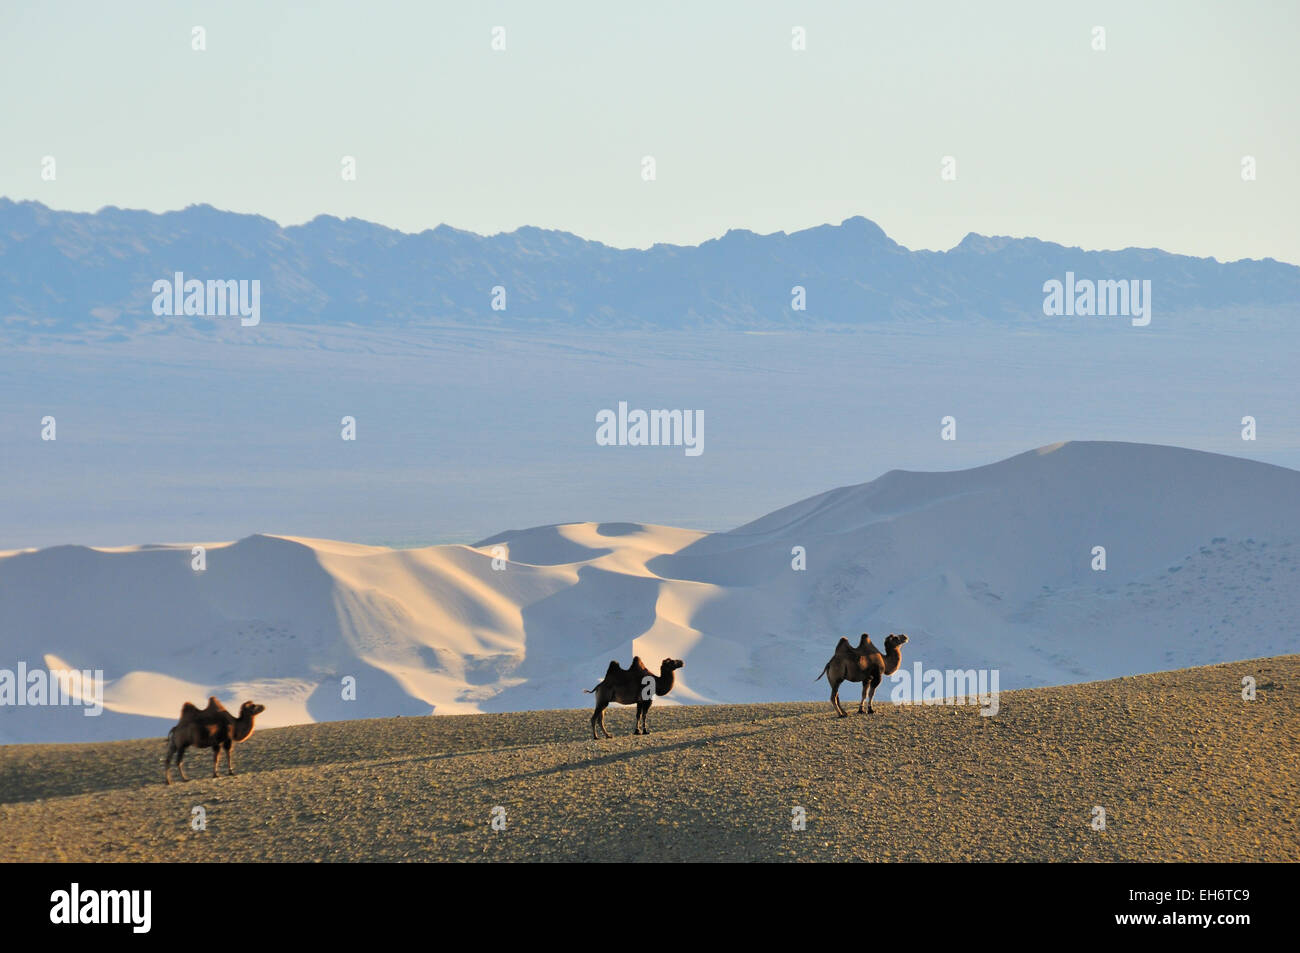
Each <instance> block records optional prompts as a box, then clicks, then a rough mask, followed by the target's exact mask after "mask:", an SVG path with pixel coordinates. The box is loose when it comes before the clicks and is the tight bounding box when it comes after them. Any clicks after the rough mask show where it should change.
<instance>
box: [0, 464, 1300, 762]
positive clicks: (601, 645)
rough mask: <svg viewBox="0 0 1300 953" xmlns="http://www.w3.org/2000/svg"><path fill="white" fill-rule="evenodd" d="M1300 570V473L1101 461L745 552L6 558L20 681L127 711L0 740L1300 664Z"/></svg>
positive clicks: (845, 500)
mask: <svg viewBox="0 0 1300 953" xmlns="http://www.w3.org/2000/svg"><path fill="white" fill-rule="evenodd" d="M1298 544H1300V473H1297V472H1296V471H1292V470H1287V469H1283V468H1279V467H1273V466H1268V465H1266V464H1261V463H1256V462H1252V461H1247V460H1242V459H1237V458H1232V457H1226V456H1220V455H1215V454H1207V453H1199V452H1194V451H1188V450H1181V449H1177V448H1171V447H1157V446H1148V445H1141V444H1119V443H1087V442H1083V443H1066V444H1056V445H1052V446H1050V447H1044V448H1041V449H1039V450H1037V451H1031V452H1029V453H1025V454H1020V455H1018V456H1016V457H1012V458H1010V459H1007V460H1004V461H1001V462H999V463H996V464H992V465H990V466H985V467H979V468H977V469H973V470H961V471H952V472H940V473H909V472H902V471H891V472H890V473H887V474H886V475H884V476H883V477H881V478H880V479H878V480H875V481H873V482H871V483H867V484H863V485H860V486H854V487H844V488H841V489H837V490H832V491H830V492H828V493H824V494H821V495H819V496H816V497H813V498H811V499H808V500H804V501H801V502H799V503H796V504H793V505H792V506H789V507H786V508H784V509H781V510H778V511H776V512H774V513H771V514H769V515H767V516H765V517H762V518H761V519H758V520H755V521H753V522H751V523H749V524H746V525H744V526H741V527H739V528H737V529H735V530H733V531H730V532H725V533H713V534H704V533H698V532H693V531H690V530H685V529H677V528H672V527H665V526H654V525H648V524H639V523H599V524H597V523H577V524H565V525H559V526H544V527H537V528H533V529H526V530H520V531H510V532H505V533H501V534H499V535H498V536H496V537H492V538H490V539H487V540H483V541H482V542H480V543H478V544H477V545H475V546H437V547H429V548H425V549H414V550H392V549H387V548H384V547H376V546H365V545H358V544H353V543H346V542H337V541H331V540H318V539H306V538H294V537H282V536H273V535H259V536H251V537H248V538H246V539H242V540H239V541H238V542H235V543H225V544H210V546H209V550H208V554H207V569H206V571H204V572H195V571H193V570H192V569H191V567H190V559H191V556H190V545H189V544H184V545H179V544H178V545H151V546H141V547H117V548H113V549H111V550H108V549H89V548H86V547H79V546H60V547H53V548H50V549H43V550H36V551H23V552H17V553H11V554H8V555H5V556H2V557H0V636H2V638H0V645H3V647H4V651H5V655H6V656H7V658H8V659H9V660H8V661H5V660H3V659H0V668H4V667H13V666H15V665H16V663H17V662H18V661H20V660H24V661H26V662H27V664H28V665H29V666H31V665H39V664H42V662H45V663H46V664H54V663H53V662H50V661H49V660H51V659H54V660H58V661H60V662H62V663H66V665H68V666H70V667H74V668H77V669H102V670H103V672H104V674H105V677H106V679H107V682H108V684H107V687H106V691H105V707H106V709H107V711H106V712H105V714H104V715H103V716H101V717H98V718H86V717H83V716H82V714H81V712H80V711H77V710H66V709H54V708H49V707H45V708H38V707H12V706H3V707H0V741H6V742H16V741H55V740H79V739H85V740H92V739H110V738H120V737H129V736H140V735H161V734H163V733H164V732H165V731H166V728H167V727H168V724H169V722H170V721H171V720H173V719H174V713H175V712H176V711H177V710H179V707H180V704H181V702H183V701H185V700H187V699H190V700H196V701H201V700H202V699H203V698H205V697H206V696H207V695H208V694H210V693H211V694H216V695H218V696H219V697H221V698H222V699H223V700H226V701H228V702H231V703H233V704H238V702H239V701H241V700H243V699H244V698H247V697H256V698H257V699H258V700H259V701H261V702H262V703H263V704H265V705H266V706H267V711H266V713H265V715H264V716H263V719H264V723H265V725H266V726H268V727H273V726H277V725H287V724H299V723H305V722H314V721H328V720H336V719H347V718H366V717H382V716H390V715H397V714H402V715H423V714H429V713H437V714H465V713H473V712H494V711H524V710H536V709H546V708H564V707H570V706H573V705H575V704H581V703H582V702H583V701H584V700H585V699H584V697H583V696H582V694H581V690H582V689H583V688H589V687H591V686H592V685H593V684H594V683H595V682H596V681H597V680H598V678H599V677H600V675H601V673H603V671H604V669H605V666H606V664H607V663H608V661H609V659H611V658H617V659H620V660H621V661H623V662H626V661H627V660H628V659H630V658H631V656H632V655H633V654H639V655H641V656H642V657H643V658H644V659H645V660H646V661H647V662H648V663H650V664H651V665H652V666H654V665H656V664H657V662H658V661H659V660H660V659H662V658H664V657H668V656H672V657H676V658H682V659H685V661H686V667H685V668H684V669H683V670H682V671H681V672H680V673H679V682H678V686H677V688H676V689H675V690H674V692H673V694H672V695H671V696H669V697H667V698H665V699H662V700H661V702H660V704H662V705H663V706H664V707H667V706H670V705H672V704H681V703H693V702H698V703H705V702H708V703H753V702H760V701H761V702H768V701H773V700H775V701H799V700H809V699H815V698H821V697H822V695H823V693H824V691H825V689H824V687H823V685H821V684H814V682H813V677H814V676H815V675H816V673H817V672H818V671H819V670H820V668H821V666H822V663H823V662H825V660H826V657H827V655H828V653H829V649H830V648H831V647H832V646H833V644H834V642H835V640H836V639H838V638H839V636H841V635H852V636H856V634H857V633H858V632H861V631H870V632H872V633H873V634H877V641H881V639H882V638H883V635H884V634H887V633H888V632H890V631H902V632H907V633H908V634H909V635H910V636H911V638H912V642H911V644H910V645H909V648H908V652H907V655H906V661H907V663H908V664H909V665H911V664H912V663H913V662H916V661H920V662H922V663H923V664H924V665H925V666H927V667H932V668H961V669H969V668H976V669H997V670H998V671H999V672H1000V675H1001V687H1002V688H1003V689H1008V688H1017V687H1025V686H1033V685H1045V684H1066V683H1071V682H1078V681H1082V680H1087V679H1097V678H1106V677H1113V676H1118V675H1127V674H1133V673H1138V672H1149V671H1157V670H1161V669H1165V668H1170V667H1175V666H1188V665H1199V664H1209V663H1213V662H1220V661H1226V660H1230V659H1237V658H1245V657H1256V656H1261V655H1270V654H1278V653H1284V652H1291V651H1295V650H1297V649H1298V648H1300V628H1298V626H1300V621H1298V620H1300V586H1297V585H1296V581H1297V577H1296V576H1295V575H1294V574H1295V573H1296V571H1297V567H1300V545H1298ZM1094 546H1104V547H1105V549H1106V557H1107V567H1106V570H1105V571H1104V572H1096V571H1094V570H1093V569H1092V568H1091V562H1092V558H1093V557H1092V550H1093V547H1094ZM796 547H801V548H802V551H803V553H804V555H805V558H806V569H803V570H796V569H794V568H793V567H792V560H794V558H795V556H794V553H795V551H796ZM347 678H352V679H355V699H351V698H345V697H344V695H345V691H344V684H345V683H344V680H345V679H347ZM887 690H888V686H886V691H887Z"/></svg>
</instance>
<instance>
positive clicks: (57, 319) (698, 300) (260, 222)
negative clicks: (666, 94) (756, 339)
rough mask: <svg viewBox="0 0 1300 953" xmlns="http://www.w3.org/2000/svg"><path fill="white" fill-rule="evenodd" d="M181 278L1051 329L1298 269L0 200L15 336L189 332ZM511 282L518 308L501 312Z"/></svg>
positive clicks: (313, 318) (274, 301)
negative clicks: (1106, 281) (167, 308)
mask: <svg viewBox="0 0 1300 953" xmlns="http://www.w3.org/2000/svg"><path fill="white" fill-rule="evenodd" d="M176 272H183V273H184V274H185V275H186V276H191V277H194V278H200V279H222V280H231V279H258V280H260V282H261V294H262V301H263V311H264V313H265V314H266V315H267V320H268V321H270V322H272V323H275V324H289V325H295V324H296V325H308V326H318V325H320V324H321V323H330V324H352V325H358V326H409V325H427V324H430V323H441V324H463V325H470V326H484V325H490V326H493V327H511V326H523V324H527V325H528V326H530V327H536V326H537V325H538V323H539V322H549V323H553V324H558V325H561V326H566V327H572V326H575V325H576V326H581V327H608V328H617V327H624V328H641V329H643V328H668V329H672V328H676V329H685V328H703V327H715V328H727V329H745V330H788V329H789V328H790V327H792V326H796V327H801V328H807V327H816V326H822V327H854V326H867V325H873V324H881V323H886V322H890V321H897V322H905V323H908V324H912V325H915V324H916V323H918V322H931V323H948V322H958V321H961V322H971V323H974V322H995V323H1002V324H1006V323H1026V322H1032V323H1035V324H1041V323H1042V322H1043V321H1044V315H1043V296H1042V290H1041V289H1042V287H1043V284H1044V282H1045V281H1048V280H1051V279H1058V280H1059V279H1062V278H1063V277H1064V276H1065V275H1066V273H1067V272H1074V273H1075V274H1076V275H1079V276H1082V277H1086V278H1089V279H1102V278H1114V279H1122V280H1127V279H1132V278H1136V277H1140V278H1142V279H1143V280H1150V281H1151V283H1152V289H1153V292H1152V293H1153V300H1154V308H1155V312H1154V315H1153V321H1154V322H1155V323H1157V325H1158V324H1159V323H1160V322H1162V321H1164V320H1166V319H1168V318H1169V317H1170V316H1172V315H1175V314H1177V313H1178V312H1179V311H1180V310H1192V309H1195V310H1200V311H1212V310H1215V309H1226V308H1243V307H1251V308H1289V309H1292V310H1294V309H1296V307H1297V302H1300V268H1296V267H1295V266H1292V265H1288V264H1283V263H1279V262H1274V261H1249V262H1234V263H1229V264H1220V263H1219V262H1215V261H1213V260H1210V259H1199V258H1190V257H1186V256H1180V255H1172V254H1168V253H1166V252H1161V251H1159V250H1152V249H1125V250H1122V251H1105V252H1097V251H1085V250H1082V249H1079V248H1068V247H1065V246H1062V245H1058V244H1055V243H1052V242H1044V241H1040V240H1038V239H1035V238H1010V237H1006V236H991V237H990V236H982V235H978V234H976V233H974V232H972V233H970V234H968V235H967V236H966V237H965V238H963V239H962V241H961V243H960V244H959V245H957V246H956V247H955V248H953V249H951V250H950V251H947V252H943V251H939V252H934V251H911V250H909V249H908V248H906V247H904V246H902V245H900V244H898V243H897V242H895V241H894V240H893V239H891V238H890V237H889V236H888V235H887V234H885V231H884V230H883V229H882V228H881V227H880V226H879V225H877V224H876V223H875V222H873V221H872V220H870V219H868V218H866V217H864V216H861V215H855V216H852V217H850V218H846V219H844V220H843V221H842V222H840V223H839V224H838V225H835V224H825V225H816V226H813V227H811V228H805V229H801V230H798V231H794V232H789V233H787V232H783V231H780V232H772V233H769V234H758V233H756V232H754V231H751V230H749V229H746V228H733V229H729V230H728V231H727V232H726V233H725V234H724V235H722V236H721V237H720V238H715V239H711V240H709V241H706V242H703V243H701V244H700V245H663V244H657V245H654V246H652V247H651V248H648V249H621V248H614V247H611V246H608V245H604V244H602V243H600V242H596V241H591V240H588V239H585V238H582V237H581V236H578V235H574V234H572V233H570V232H566V231H560V230H555V229H546V228H541V227H538V226H533V225H525V226H522V227H519V228H516V229H515V230H513V231H511V232H501V233H497V234H494V235H488V236H484V235H479V234H476V233H473V232H467V231H463V230H460V229H456V228H454V227H452V226H449V225H446V224H441V225H438V226H437V227H436V228H434V229H432V230H429V229H426V230H425V231H423V232H420V233H418V234H411V233H406V232H401V231H398V230H396V229H391V228H388V227H386V226H383V225H379V224H376V223H374V222H368V221H365V220H362V219H357V218H346V219H342V218H338V217H337V216H334V215H329V214H321V215H318V216H316V217H315V218H313V219H311V220H310V221H309V222H307V223H305V224H301V225H288V226H281V225H278V224H277V223H275V222H274V221H272V220H271V219H268V218H265V217H262V216H259V215H253V214H247V213H238V212H227V211H221V210H219V209H216V208H214V207H213V206H211V205H209V204H206V203H200V204H196V205H190V206H188V207H186V208H184V209H181V210H178V211H170V212H165V213H162V214H156V213H152V212H147V211H139V210H123V209H118V208H116V207H113V206H108V207H105V208H103V209H100V210H99V211H98V212H95V213H84V212H78V213H74V212H62V211H52V210H50V209H48V208H47V207H46V206H44V205H43V204H41V203H39V202H30V201H25V202H18V203H15V202H13V201H11V200H9V199H3V198H0V321H3V320H4V319H11V320H9V321H7V322H5V324H6V326H7V327H9V328H10V329H12V330H14V333H23V334H27V335H36V334H46V333H51V332H53V333H69V332H75V331H81V330H84V329H85V328H93V329H94V330H95V332H96V333H105V332H108V333H119V334H120V333H124V332H128V331H131V330H133V329H136V328H139V327H143V326H147V327H149V328H150V329H151V330H152V331H154V332H157V331H159V330H165V329H166V328H168V327H169V326H180V325H185V326H187V327H193V326H195V324H196V323H195V322H194V321H193V320H192V319H187V318H185V317H184V316H169V317H166V318H164V319H162V320H159V319H158V317H156V316H155V315H153V313H152V310H151V302H152V300H153V293H152V290H151V289H152V284H153V282H154V281H155V280H156V279H158V278H159V277H164V276H170V275H172V274H174V273H176ZM498 286H499V287H501V288H503V289H505V290H506V293H507V295H508V300H509V305H508V308H506V309H500V308H493V306H492V298H491V295H490V294H489V292H490V291H491V289H492V288H494V287H498ZM796 286H799V287H802V288H804V289H805V293H806V308H805V309H804V310H801V311H795V310H793V309H792V307H791V294H792V292H791V288H793V287H796ZM1053 320H1055V321H1056V322H1057V323H1058V324H1059V323H1061V321H1060V319H1059V318H1057V319H1053ZM206 327H208V328H211V327H212V325H211V324H208V325H206ZM200 333H205V332H202V331H201V332H200Z"/></svg>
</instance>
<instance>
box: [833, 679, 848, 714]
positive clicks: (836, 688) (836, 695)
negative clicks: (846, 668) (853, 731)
mask: <svg viewBox="0 0 1300 953" xmlns="http://www.w3.org/2000/svg"><path fill="white" fill-rule="evenodd" d="M841 681H842V679H839V680H836V679H832V680H831V706H832V707H833V708H834V709H835V710H836V711H837V712H839V716H840V717H841V718H847V717H849V713H848V712H846V711H845V710H844V709H843V708H841V707H840V682H841Z"/></svg>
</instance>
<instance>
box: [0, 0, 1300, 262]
mask: <svg viewBox="0 0 1300 953" xmlns="http://www.w3.org/2000/svg"><path fill="white" fill-rule="evenodd" d="M498 27H500V28H501V29H502V30H503V31H504V32H501V33H499V34H498V33H495V32H494V31H495V30H497V28H498ZM196 28H201V29H202V30H203V34H202V47H203V48H202V49H195V48H194V45H195V43H196V42H198V41H197V40H196V38H195V34H194V31H195V30H196ZM1098 28H1100V29H1101V30H1103V31H1104V49H1101V48H1098V43H1099V39H1101V38H1099V36H1098V34H1097V32H1096V31H1097V29H1098ZM796 30H798V31H801V32H800V33H799V34H798V35H796V32H795V31H796ZM1298 34H1300V8H1295V7H1291V6H1278V5H1275V4H1270V3H1266V2H1253V3H1245V4H1242V5H1238V6H1237V7H1234V9H1233V16H1231V17H1226V16H1224V15H1222V11H1221V9H1219V8H1217V7H1216V6H1215V5H1213V4H1185V3H1184V4H1179V3H1172V2H1156V3H1151V4H1147V5H1143V6H1141V7H1137V8H1134V7H1131V6H1126V5H1123V4H1113V3H1099V4H1093V5H1090V6H1089V7H1088V9H1087V10H1086V11H1079V10H1076V9H1074V8H1069V7H1062V8H1047V9H1045V8H1043V7H1042V6H1041V5H1038V4H1033V3H1029V2H1014V3H1007V4H1003V5H1000V6H998V7H997V8H996V9H990V8H967V7H965V6H962V5H960V4H957V3H952V2H940V3H935V4H927V5H920V6H912V7H902V8H898V7H893V6H874V5H871V6H869V5H862V6H841V5H838V4H834V3H817V2H813V3H805V4H800V5H799V6H798V7H795V8H790V7H787V6H786V5H784V4H778V3H738V2H727V3H719V4H710V5H708V6H707V7H705V8H703V9H692V10H690V11H689V14H688V13H686V12H685V9H684V8H683V9H681V10H677V9H673V8H668V9H663V8H655V9H653V10H643V9H640V8H627V9H610V8H608V7H606V6H602V5H600V4H596V3H591V2H585V0H584V2H570V3H565V4H561V5H553V6H548V7H547V8H546V9H538V8H535V7H532V6H530V5H528V4H524V3H516V2H502V3H498V4H494V5H492V6H491V7H490V8H482V7H476V6H474V5H469V4H439V5H437V6H436V7H418V6H417V7H413V8H412V7H409V6H407V5H403V4H385V3H375V4H371V5H370V6H368V7H367V8H366V10H365V12H364V13H361V12H359V10H358V8H356V7H355V6H351V5H349V4H346V3H323V4H319V5H316V6H314V7H313V8H312V16H310V17H304V16H299V15H298V11H296V10H294V9H290V8H276V7H272V8H267V7H265V6H264V5H259V4H253V3H243V2H239V3H231V4H225V5H222V6H221V7H220V8H209V9H205V8H203V7H197V8H178V7H176V6H174V5H172V4H166V3H162V2H148V3H141V4H132V5H129V6H127V7H123V8H115V9H111V10H109V9H105V8H102V7H100V6H98V5H95V4H91V3H88V2H83V3H73V4H63V5H59V6H57V7H55V6H49V5H42V4H38V3H34V2H27V3H14V4H7V5H6V6H5V8H4V9H3V10H0V77H3V79H4V80H5V81H6V85H8V86H9V87H10V88H14V89H22V90H23V95H22V96H21V97H11V99H10V100H9V101H8V102H7V103H6V104H5V106H4V108H3V113H0V128H3V131H4V136H5V140H6V142H7V143H8V144H9V145H8V147H7V148H6V150H5V152H4V153H3V154H2V155H0V194H5V195H11V196H14V197H16V198H21V199H36V200H40V201H43V202H45V203H46V204H47V205H50V206H51V207H57V208H62V209H69V210H87V211H89V210H94V209H98V208H101V207H104V206H108V205H113V206H117V207H121V208H141V209H147V210H151V211H160V210H165V209H172V208H184V207H185V206H187V205H190V204H196V203H206V204H211V205H213V206H214V207H217V208H222V209H229V210H232V211H237V212H245V213H255V214H263V215H266V216H267V217H269V218H271V219H272V220H273V221H276V222H279V223H284V224H297V223H302V222H306V221H309V220H310V219H311V218H313V217H315V216H316V215H317V214H331V215H336V216H338V217H341V218H348V217H356V218H361V219H364V220H366V221H371V222H376V223H379V224H382V225H385V226H387V227H391V228H398V229H401V230H403V231H417V232H418V231H420V230H422V229H423V228H426V227H432V226H433V225H435V224H438V223H446V224H449V225H451V226H453V227H456V228H459V229H463V230H466V231H472V232H475V233H478V234H484V235H491V234H497V233H500V232H503V231H506V232H508V231H510V230H512V229H514V228H518V227H521V226H525V225H531V226H534V227H539V228H547V229H557V230H562V231H567V232H570V233H572V234H576V235H580V236H583V237H584V238H588V239H591V240H595V241H600V242H602V243H604V244H607V245H610V246H611V247H615V248H646V247H649V246H651V245H653V244H655V243H667V244H679V245H694V244H698V243H700V242H702V241H706V240H708V239H709V238H710V237H717V236H719V235H722V234H724V233H725V232H726V231H727V230H728V229H730V228H745V229H749V230H752V231H755V232H757V233H760V234H766V233H771V232H774V231H787V232H791V231H798V230H801V229H803V228H808V227H813V226H816V225H818V224H824V223H828V222H838V221H842V220H843V219H845V218H849V217H852V216H854V215H859V214H861V215H865V216H867V217H868V218H870V219H871V220H872V221H874V222H876V223H878V224H879V225H880V226H881V227H882V228H883V229H884V230H885V231H886V233H888V234H889V235H890V236H891V237H893V238H894V239H895V240H896V241H898V242H899V243H901V244H903V245H905V246H907V247H908V248H912V249H946V248H950V247H952V246H953V245H954V244H956V243H957V242H959V241H960V240H961V238H962V236H964V235H965V234H967V233H968V232H975V233H977V234H982V235H1009V236H1033V237H1037V238H1041V239H1043V240H1045V241H1053V242H1058V243H1061V244H1065V245H1078V246H1080V247H1085V248H1107V249H1109V248H1128V247H1135V248H1161V249H1164V250H1167V251H1170V252H1174V253H1178V254H1189V255H1195V256H1199V257H1213V258H1216V259H1218V260H1221V261H1232V260H1239V259H1242V258H1254V259H1260V258H1274V259H1276V260H1279V261H1288V262H1292V263H1300V233H1297V231H1296V229H1295V228H1294V227H1293V223H1294V221H1295V220H1296V218H1297V215H1298V213H1300V124H1297V123H1294V122H1292V123H1286V122H1278V121H1277V117H1278V116H1285V115H1288V114H1290V112H1291V110H1292V108H1293V106H1292V103H1291V101H1290V99H1291V96H1290V93H1289V92H1288V91H1289V90H1293V89H1295V88H1297V87H1300V64H1297V62H1296V59H1295V57H1294V56H1293V55H1292V50H1291V47H1292V45H1293V42H1294V37H1295V36H1296V35H1298ZM105 36H112V37H113V38H114V39H113V42H111V43H108V42H105V41H104V39H103V37H105ZM498 40H499V41H500V42H499V45H500V47H501V48H497V49H494V46H493V44H494V43H496V42H497V41H498ZM800 44H801V45H802V46H801V48H798V49H796V48H795V47H796V46H799V45H800ZM1241 64H1249V68H1243V66H1242V65H1241ZM159 76H166V77H167V81H166V82H165V83H159V82H158V77H159ZM126 102H130V103H132V104H133V108H132V109H130V110H123V109H122V108H121V107H122V104H123V103H126ZM646 156H653V157H654V159H655V168H656V176H655V179H654V180H653V181H645V180H644V179H643V178H642V171H643V169H642V161H643V158H644V157H646ZM47 157H49V158H52V159H53V160H55V165H56V168H57V175H56V177H54V178H51V179H46V178H43V177H42V171H43V162H44V161H45V159H46V158H47ZM344 157H351V158H352V159H353V160H354V171H355V178H354V179H352V180H344V179H343V177H342V175H341V171H340V170H341V163H342V162H343V160H344ZM945 157H951V158H952V159H953V165H952V171H953V172H954V174H955V177H954V178H952V179H951V180H945V179H944V178H942V177H941V170H942V167H943V164H944V160H945ZM1245 157H1251V159H1252V162H1253V163H1255V178H1254V179H1253V180H1251V181H1245V180H1243V177H1242V163H1243V161H1244V159H1245Z"/></svg>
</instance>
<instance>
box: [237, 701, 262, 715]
mask: <svg viewBox="0 0 1300 953" xmlns="http://www.w3.org/2000/svg"><path fill="white" fill-rule="evenodd" d="M264 711H266V706H265V705H259V704H258V703H257V702H244V704H242V705H240V706H239V717H240V718H252V717H253V716H254V715H260V714H261V713H262V712H264Z"/></svg>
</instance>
